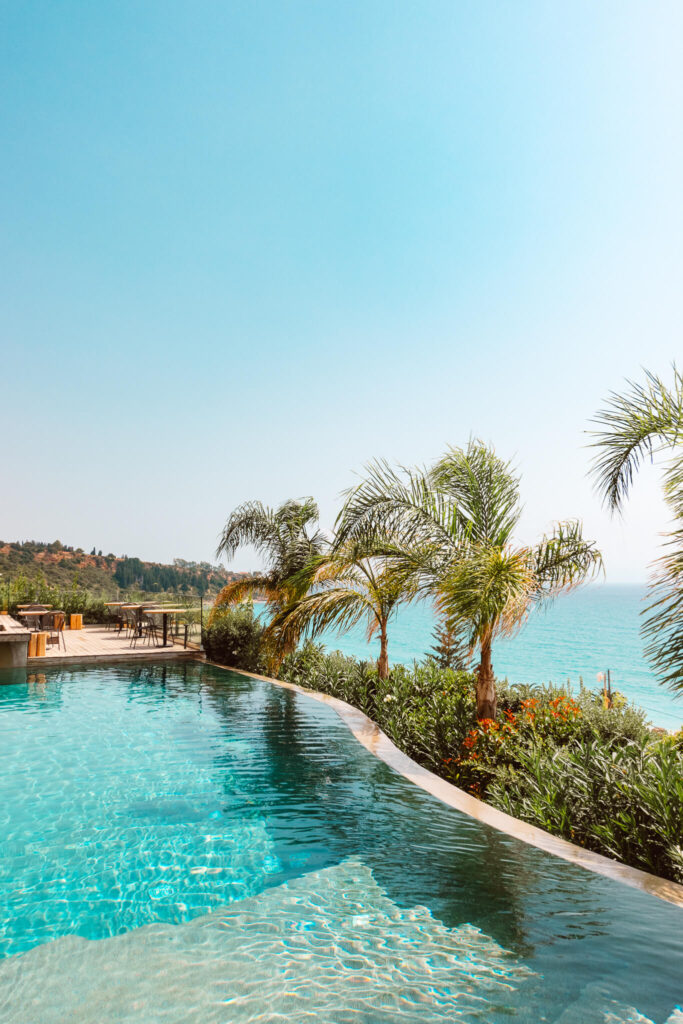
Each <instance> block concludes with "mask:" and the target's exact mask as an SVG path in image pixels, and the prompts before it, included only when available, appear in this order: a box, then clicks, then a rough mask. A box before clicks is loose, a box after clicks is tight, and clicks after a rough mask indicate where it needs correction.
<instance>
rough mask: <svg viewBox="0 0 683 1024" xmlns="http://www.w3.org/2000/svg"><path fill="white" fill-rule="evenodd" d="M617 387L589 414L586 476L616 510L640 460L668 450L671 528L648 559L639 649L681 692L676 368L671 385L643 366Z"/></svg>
mask: <svg viewBox="0 0 683 1024" xmlns="http://www.w3.org/2000/svg"><path fill="white" fill-rule="evenodd" d="M626 384H627V387H626V389H625V391H624V392H612V393H611V394H610V396H609V399H608V402H607V405H606V407H605V408H604V409H602V410H601V411H600V412H599V413H598V414H597V416H596V418H595V421H594V422H596V423H597V424H599V429H598V430H595V431H593V432H592V433H593V437H594V441H593V447H595V448H597V454H596V456H595V459H594V462H593V468H592V472H593V476H594V478H595V480H596V483H597V487H598V490H599V493H600V495H601V497H602V499H603V502H604V504H605V505H606V506H607V508H608V509H610V511H611V512H613V513H619V512H621V511H622V509H623V505H624V502H625V501H626V499H627V497H628V495H629V492H630V490H631V487H632V485H633V478H634V476H635V474H636V472H637V470H638V468H639V466H640V465H641V463H642V462H643V461H644V460H645V459H647V458H649V459H651V460H652V459H653V458H654V456H655V455H664V456H665V457H667V456H668V458H667V459H666V462H665V466H664V484H663V490H664V498H665V501H666V503H667V505H668V508H669V509H670V511H671V516H672V527H671V530H670V532H669V534H668V539H667V541H666V544H665V550H664V554H663V555H662V556H661V557H660V558H659V559H658V560H657V561H656V562H655V564H654V571H653V574H652V579H651V582H650V594H651V597H652V601H651V603H650V604H649V606H648V607H647V608H646V609H645V612H646V614H647V618H646V619H645V622H644V625H643V634H644V636H645V638H646V641H647V646H646V654H647V656H648V657H649V658H650V660H651V661H652V663H653V665H654V667H655V670H656V671H657V673H658V674H659V676H660V678H661V680H662V682H663V683H665V684H666V685H668V686H669V687H670V688H671V689H672V690H674V691H675V692H679V693H681V692H683V374H682V373H681V372H680V371H679V370H677V369H676V367H675V366H674V367H673V383H672V385H671V386H667V385H666V384H665V383H664V382H663V381H662V380H661V378H660V377H657V376H656V375H655V374H653V373H650V372H648V371H645V381H644V383H642V384H638V383H635V382H634V381H627V382H626Z"/></svg>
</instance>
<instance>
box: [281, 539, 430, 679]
mask: <svg viewBox="0 0 683 1024" xmlns="http://www.w3.org/2000/svg"><path fill="white" fill-rule="evenodd" d="M293 583H294V585H295V587H297V588H298V589H299V590H300V591H304V592H305V593H304V594H303V596H301V597H300V598H299V599H298V600H296V601H294V602H293V603H292V604H290V605H288V606H287V607H286V608H284V609H283V610H282V612H281V613H280V614H279V615H277V616H276V617H275V618H274V619H273V621H272V623H271V625H270V627H269V632H270V633H272V634H273V636H274V637H275V638H276V639H277V642H278V644H279V645H281V646H285V647H288V648H289V647H291V646H292V644H293V643H294V642H296V640H298V638H299V637H300V636H302V635H303V634H304V633H307V634H308V635H309V636H311V637H315V636H318V635H320V633H322V632H324V631H325V630H326V629H333V628H336V629H349V628H351V627H353V626H356V625H358V624H359V623H361V622H364V623H365V625H366V630H367V639H368V641H370V640H371V639H372V637H373V636H374V635H375V634H376V633H378V634H379V642H380V653H379V657H378V659H377V673H378V675H379V678H380V679H386V678H387V677H388V675H389V654H388V625H389V621H390V619H391V618H392V616H393V615H394V613H395V611H396V609H397V607H398V605H399V604H400V603H401V602H403V601H408V600H410V599H411V597H412V594H413V589H414V588H411V584H410V582H406V580H405V578H404V575H403V574H402V573H400V572H396V571H394V569H393V568H392V566H391V565H390V564H389V563H388V561H387V559H386V558H385V557H384V552H383V548H382V547H381V546H380V545H378V544H376V543H375V542H374V539H373V538H372V536H367V535H366V536H360V537H358V536H357V537H354V538H352V539H350V540H348V541H346V542H344V543H342V544H335V545H333V547H332V548H331V549H330V550H329V551H328V552H327V553H326V554H323V555H319V556H317V557H316V558H313V559H311V561H310V562H309V564H308V566H307V567H306V568H304V570H303V571H302V572H301V573H299V574H298V576H297V578H296V580H295V581H293Z"/></svg>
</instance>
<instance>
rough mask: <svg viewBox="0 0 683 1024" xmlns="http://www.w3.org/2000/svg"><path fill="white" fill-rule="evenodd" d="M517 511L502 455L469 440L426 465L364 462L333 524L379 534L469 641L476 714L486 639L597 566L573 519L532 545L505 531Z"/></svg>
mask: <svg viewBox="0 0 683 1024" xmlns="http://www.w3.org/2000/svg"><path fill="white" fill-rule="evenodd" d="M520 515H521V505H520V499H519V478H518V477H517V476H516V475H515V474H514V472H513V471H512V469H511V466H510V463H506V462H503V461H502V460H501V459H500V458H499V457H498V456H497V455H496V454H495V452H494V451H493V450H492V449H491V448H488V447H487V446H486V445H485V444H483V443H482V442H481V441H478V440H472V441H470V443H469V444H468V446H467V448H466V449H460V448H451V449H449V450H448V451H447V453H446V454H445V455H444V456H443V458H441V459H440V460H439V461H438V462H437V463H436V464H435V465H434V466H433V467H432V468H431V469H412V470H411V469H399V470H397V469H394V468H392V467H391V466H390V465H389V464H388V463H386V462H374V463H371V464H370V465H369V466H368V470H367V477H366V479H365V480H364V481H362V482H361V483H360V484H359V485H358V487H356V488H355V489H353V490H352V491H350V492H349V494H348V496H347V500H346V503H345V505H344V508H343V509H342V512H341V513H340V517H339V520H338V524H337V534H338V543H345V542H347V541H349V540H352V539H353V538H354V537H355V536H356V535H359V534H362V533H364V532H367V531H371V532H372V533H373V534H374V535H375V536H377V537H379V536H382V535H384V536H385V537H386V538H387V549H386V550H387V553H388V556H389V559H390V563H391V565H392V571H393V572H395V573H399V574H400V575H401V576H402V577H403V579H404V581H405V584H406V585H408V584H411V585H412V586H413V587H414V588H415V592H416V593H418V594H422V595H425V596H426V595H429V596H431V597H432V598H433V599H434V601H435V604H436V607H437V610H438V611H439V613H440V614H441V615H442V616H443V617H444V619H445V620H446V621H447V622H448V623H449V624H450V626H451V628H452V629H453V630H454V631H456V632H460V631H462V630H466V633H467V637H468V642H469V648H470V651H471V652H474V651H475V650H477V649H478V651H479V655H480V658H479V665H478V668H477V683H476V698H477V715H478V717H479V718H495V717H496V712H497V697H496V686H495V676H494V673H493V663H492V647H493V642H494V640H495V639H496V637H499V636H509V635H511V634H512V633H514V632H515V631H516V630H517V629H519V628H520V627H521V625H522V624H523V623H524V622H525V621H526V618H527V616H528V614H529V611H530V610H531V608H532V607H533V606H534V605H538V604H541V603H542V602H544V601H548V600H550V599H552V598H553V597H555V596H556V595H557V594H558V593H560V591H563V590H567V589H569V588H572V587H575V586H578V585H579V584H580V583H582V582H584V581H585V580H586V579H588V578H589V577H590V576H592V575H593V574H594V573H596V572H597V571H599V570H600V569H601V567H602V559H601V556H600V553H599V552H598V551H597V549H596V548H595V546H594V544H592V543H589V542H586V541H584V539H583V536H582V532H581V525H580V523H578V522H576V521H570V522H564V523H558V524H557V526H556V527H555V530H554V531H553V532H552V533H551V534H550V535H549V536H544V537H542V538H541V540H540V541H539V542H538V543H537V544H535V545H520V544H518V543H515V541H514V539H513V534H514V530H515V529H516V527H517V525H518V523H519V518H520Z"/></svg>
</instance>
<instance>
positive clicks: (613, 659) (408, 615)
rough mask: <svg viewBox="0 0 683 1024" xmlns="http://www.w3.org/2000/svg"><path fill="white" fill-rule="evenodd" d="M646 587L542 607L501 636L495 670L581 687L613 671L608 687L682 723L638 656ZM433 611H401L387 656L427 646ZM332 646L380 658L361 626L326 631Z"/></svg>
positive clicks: (658, 716) (596, 590)
mask: <svg viewBox="0 0 683 1024" xmlns="http://www.w3.org/2000/svg"><path fill="white" fill-rule="evenodd" d="M645 596H646V590H645V588H644V587H637V586H592V587H585V588H584V589H582V590H576V591H574V592H573V593H570V594H566V595H564V596H562V597H560V598H558V599H557V601H555V603H554V604H552V605H551V606H550V607H549V608H548V609H547V610H539V611H535V612H533V613H532V615H531V616H530V618H529V621H528V622H527V624H526V625H525V626H524V628H523V629H522V630H521V631H520V633H519V634H518V635H517V636H516V637H514V638H513V639H511V640H498V641H497V642H496V644H495V647H494V655H493V661H494V669H495V671H496V674H497V675H498V676H500V677H504V676H507V677H508V678H509V679H510V681H511V682H515V683H524V682H529V683H546V682H549V681H552V682H554V683H566V682H567V680H569V681H570V682H571V684H572V685H573V686H574V687H576V688H578V686H579V679H580V678H583V682H584V684H585V685H586V686H589V687H595V686H598V685H599V684H598V683H597V681H596V676H597V674H598V672H604V671H605V669H608V668H609V669H610V671H611V674H612V686H613V688H616V689H618V690H621V691H622V692H623V693H624V694H626V696H627V697H628V698H629V699H630V700H631V701H632V702H633V703H635V704H638V705H639V706H640V707H642V708H644V709H645V710H646V711H647V713H648V717H649V718H650V720H651V721H652V723H653V724H654V725H659V726H663V727H664V728H667V729H678V728H680V727H681V725H683V700H682V699H681V698H680V697H675V696H674V695H673V694H672V693H671V692H670V691H669V690H667V689H665V688H664V687H662V686H660V685H659V683H658V682H657V679H656V678H655V676H654V675H653V673H652V671H651V669H650V667H649V665H648V664H647V662H646V661H645V658H644V657H643V642H642V638H641V636H640V622H641V615H640V612H641V610H642V608H643V606H644V603H645V600H644V599H645ZM433 629H434V613H433V610H432V608H431V606H430V605H427V604H418V605H409V606H404V607H402V608H400V609H399V611H398V612H397V614H396V618H395V619H394V621H393V623H392V625H391V628H390V632H389V658H390V660H391V661H396V662H403V663H406V664H408V663H410V662H412V660H413V659H414V658H416V659H418V660H419V659H420V658H422V657H424V655H425V652H427V651H428V650H429V648H430V646H431V645H432V642H433V640H432V631H433ZM324 642H325V643H326V645H327V646H328V647H329V648H332V649H334V648H338V649H339V650H341V651H343V652H344V653H345V654H351V655H354V656H355V657H358V658H373V657H377V649H378V643H377V641H372V642H371V643H370V644H369V645H368V643H367V641H366V639H365V634H364V632H363V630H362V629H355V630H352V631H350V632H349V633H346V634H344V635H338V634H333V633H330V634H328V635H326V636H325V637H324Z"/></svg>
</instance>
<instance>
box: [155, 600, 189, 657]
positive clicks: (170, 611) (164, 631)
mask: <svg viewBox="0 0 683 1024" xmlns="http://www.w3.org/2000/svg"><path fill="white" fill-rule="evenodd" d="M184 611H185V609H184V608H147V614H148V615H161V617H162V622H161V646H162V647H168V617H169V615H182V613H183V612H184Z"/></svg>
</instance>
